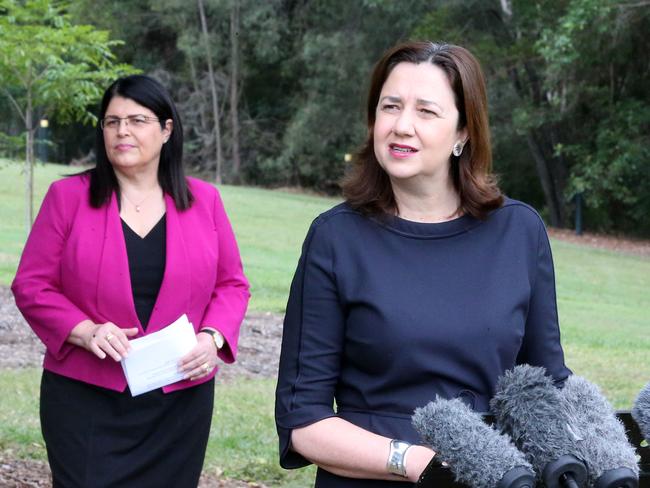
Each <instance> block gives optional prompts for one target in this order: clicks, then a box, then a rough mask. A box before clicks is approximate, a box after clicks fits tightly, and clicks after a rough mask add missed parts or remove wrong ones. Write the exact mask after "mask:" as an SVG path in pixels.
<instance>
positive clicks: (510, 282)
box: [276, 200, 570, 488]
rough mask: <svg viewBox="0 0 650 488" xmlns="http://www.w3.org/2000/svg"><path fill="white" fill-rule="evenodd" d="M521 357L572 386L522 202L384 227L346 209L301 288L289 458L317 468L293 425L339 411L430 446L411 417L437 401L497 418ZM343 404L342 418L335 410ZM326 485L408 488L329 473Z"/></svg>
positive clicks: (324, 229) (320, 223) (279, 407)
mask: <svg viewBox="0 0 650 488" xmlns="http://www.w3.org/2000/svg"><path fill="white" fill-rule="evenodd" d="M520 363H529V364H532V365H536V366H544V367H546V369H547V370H548V373H549V374H550V375H551V376H553V378H554V379H555V380H557V381H558V382H561V381H563V380H564V379H565V378H566V377H567V376H568V375H569V374H570V371H569V370H568V369H567V368H566V366H565V364H564V356H563V352H562V347H561V345H560V332H559V327H558V317H557V307H556V300H555V278H554V272H553V261H552V257H551V249H550V245H549V241H548V237H547V235H546V229H545V228H544V224H543V222H542V220H541V219H540V217H539V215H538V214H537V213H536V212H535V211H534V210H533V209H532V208H530V207H529V206H527V205H525V204H523V203H521V202H517V201H514V200H506V202H505V203H504V205H503V206H502V207H501V208H499V209H497V210H495V211H494V212H492V213H491V214H490V216H489V217H488V219H487V220H486V221H479V220H477V219H474V218H473V217H471V216H463V217H461V218H458V219H455V220H452V221H449V222H444V223H438V224H424V223H416V222H411V221H407V220H403V219H400V218H398V217H384V218H383V219H370V218H367V217H364V216H362V215H361V214H359V213H358V212H356V211H354V210H352V209H351V208H350V207H349V206H348V205H346V204H341V205H338V206H336V207H334V208H333V209H331V210H330V211H328V212H325V213H324V214H322V215H321V216H319V217H318V218H317V219H316V220H315V221H314V222H313V224H312V226H311V228H310V229H309V233H308V234H307V237H306V239H305V243H304V245H303V250H302V256H301V258H300V261H299V263H298V269H297V271H296V274H295V277H294V279H293V282H292V285H291V292H290V296H289V302H288V305H287V312H286V316H285V321H284V332H283V339H282V352H281V358H280V369H279V376H278V386H277V392H276V394H277V396H276V423H277V428H278V434H279V438H280V462H281V464H282V466H284V467H287V468H295V467H300V466H304V465H306V464H308V461H307V460H306V459H304V458H303V457H302V456H300V455H298V454H297V453H295V452H294V451H292V450H291V449H290V434H291V430H292V429H294V428H296V427H300V426H305V425H308V424H311V423H313V422H316V421H318V420H321V419H324V418H327V417H331V416H334V415H338V416H340V417H342V418H344V419H346V420H348V421H350V422H352V423H354V424H356V425H358V426H360V427H362V428H364V429H367V430H369V431H372V432H375V433H377V434H380V435H384V436H386V437H389V438H397V439H402V440H406V441H409V442H415V443H417V442H420V439H419V436H418V434H417V433H416V432H415V430H414V429H413V427H412V426H411V415H412V414H413V410H414V409H415V408H416V407H422V406H424V405H426V404H427V403H428V402H429V401H432V400H434V399H435V397H436V395H440V396H441V397H443V398H456V397H458V398H462V399H463V400H464V401H465V402H466V403H468V404H469V405H470V406H471V407H472V408H474V409H475V410H477V411H487V410H488V409H489V400H490V398H491V397H492V395H493V393H494V389H495V385H496V381H497V379H498V377H499V376H500V375H501V374H502V373H503V372H504V371H506V370H508V369H511V368H513V367H514V366H515V365H517V364H520ZM334 403H335V404H336V410H335V409H334V408H333V404H334ZM316 486H317V487H319V488H320V487H329V486H333V487H337V488H341V487H361V486H363V487H366V486H368V487H369V486H373V487H375V486H376V487H380V486H381V487H387V486H395V487H399V486H402V487H403V486H404V484H403V483H399V482H395V483H392V482H376V481H369V480H352V479H349V478H341V477H338V476H335V475H333V474H331V473H328V472H326V471H324V470H318V475H317V480H316Z"/></svg>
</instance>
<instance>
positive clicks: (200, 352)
mask: <svg viewBox="0 0 650 488" xmlns="http://www.w3.org/2000/svg"><path fill="white" fill-rule="evenodd" d="M196 340H197V344H196V346H195V347H194V349H192V350H191V351H190V352H189V353H187V354H186V355H185V356H183V357H182V358H181V360H180V362H179V364H178V366H179V368H180V370H181V372H182V373H183V374H184V375H185V379H189V380H191V381H196V380H200V379H201V378H205V377H206V376H208V375H210V374H211V373H212V370H213V369H214V368H215V367H216V365H217V348H216V347H215V344H214V341H213V340H212V337H210V335H209V334H205V333H203V332H199V333H198V334H196Z"/></svg>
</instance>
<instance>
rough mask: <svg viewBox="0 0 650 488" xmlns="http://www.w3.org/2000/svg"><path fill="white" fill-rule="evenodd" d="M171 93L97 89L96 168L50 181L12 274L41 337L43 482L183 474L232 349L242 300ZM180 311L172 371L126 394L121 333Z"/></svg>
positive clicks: (189, 470)
mask: <svg viewBox="0 0 650 488" xmlns="http://www.w3.org/2000/svg"><path fill="white" fill-rule="evenodd" d="M182 150H183V135H182V126H181V121H180V118H179V116H178V113H177V111H176V108H175V106H174V102H173V101H172V99H171V97H170V96H169V94H168V93H167V91H166V90H165V89H164V87H162V86H161V85H160V84H159V83H158V82H157V81H155V80H153V79H152V78H150V77H147V76H141V75H136V76H130V77H126V78H121V79H119V80H117V81H116V82H115V83H113V84H112V85H111V86H110V87H109V88H108V89H107V91H106V93H105V94H104V98H103V100H102V103H101V108H100V124H99V125H98V128H97V139H96V154H97V164H96V167H95V168H93V169H91V170H89V171H87V172H85V173H82V174H80V175H76V176H72V177H68V178H64V179H62V180H60V181H57V182H55V183H53V184H52V186H51V187H50V189H49V191H48V193H47V195H46V196H45V199H44V201H43V204H42V206H41V210H40V212H39V215H38V217H37V218H36V221H35V223H34V227H33V229H32V232H31V233H30V235H29V238H28V240H27V243H26V245H25V249H24V251H23V255H22V258H21V261H20V265H19V267H18V272H17V274H16V278H15V279H14V282H13V285H12V290H13V292H14V295H15V298H16V304H17V305H18V308H19V309H20V310H21V312H22V313H23V315H24V316H25V319H26V320H27V322H28V323H29V324H30V326H31V327H32V329H33V330H34V332H35V333H36V334H37V335H38V337H39V338H40V339H41V340H42V341H43V343H44V344H45V346H46V353H45V359H44V372H43V378H42V382H41V399H40V400H41V426H42V431H43V437H44V439H45V443H46V446H47V452H48V459H49V462H50V467H51V469H52V477H53V484H54V487H59V486H61V487H64V486H65V487H66V488H69V487H89V486H93V487H120V488H123V487H131V486H132V487H143V486H157V487H165V486H169V487H172V486H173V487H195V486H197V484H198V479H199V476H200V472H201V468H202V465H203V459H204V456H205V448H206V445H207V439H208V434H209V430H210V421H211V418H212V407H213V394H214V380H213V378H214V375H215V374H216V371H217V364H218V359H220V360H221V361H224V362H226V363H231V362H233V361H234V360H235V357H236V354H237V339H238V334H239V328H240V325H241V322H242V320H243V318H244V314H245V311H246V306H247V304H248V299H249V296H250V295H249V287H248V282H247V280H246V277H245V276H244V273H243V270H242V264H241V260H240V257H239V251H238V249H237V243H236V241H235V236H234V234H233V231H232V228H231V226H230V223H229V221H228V217H227V216H226V213H225V210H224V207H223V204H222V202H221V199H220V197H219V193H218V192H217V190H216V189H215V188H214V187H213V186H212V185H209V184H207V183H204V182H202V181H200V180H197V179H194V178H186V177H185V176H184V174H183V168H182ZM183 314H186V315H187V317H188V318H189V320H190V322H191V323H192V324H193V326H194V328H195V330H196V338H197V346H196V347H195V348H194V349H193V350H192V351H191V352H190V353H188V354H187V355H186V356H185V357H184V358H182V360H181V363H180V365H179V367H180V368H181V370H182V371H183V373H184V375H185V380H183V381H180V382H178V383H174V384H171V385H169V386H166V387H163V388H161V389H158V390H154V391H151V392H149V393H145V394H142V395H139V396H136V397H133V396H131V393H130V391H129V390H128V387H127V382H126V379H125V376H124V373H123V371H122V367H121V365H120V363H119V361H120V360H121V359H122V358H123V357H125V356H127V355H128V353H129V350H130V345H129V340H130V339H134V338H136V337H141V336H144V335H147V334H150V333H153V332H156V331H158V330H160V329H162V328H164V327H165V326H166V325H169V324H170V323H172V322H174V321H175V320H176V319H178V318H179V317H180V316H181V315H183Z"/></svg>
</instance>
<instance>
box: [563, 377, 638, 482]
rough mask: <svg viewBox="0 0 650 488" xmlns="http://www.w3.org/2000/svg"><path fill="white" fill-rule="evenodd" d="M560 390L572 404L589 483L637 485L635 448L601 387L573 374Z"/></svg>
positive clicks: (581, 455) (580, 449)
mask: <svg viewBox="0 0 650 488" xmlns="http://www.w3.org/2000/svg"><path fill="white" fill-rule="evenodd" d="M561 393H562V396H563V397H564V398H565V399H566V400H567V402H569V404H570V405H571V406H572V407H573V410H574V412H575V416H576V423H577V427H578V429H579V431H580V434H581V436H582V437H583V439H584V440H583V441H582V442H579V443H578V444H577V445H578V448H579V452H580V457H581V459H583V460H584V461H585V463H586V465H587V471H588V473H589V484H590V485H591V486H595V487H596V488H634V487H636V486H638V485H639V466H638V463H637V460H636V451H635V450H634V447H632V445H631V444H630V442H629V441H628V439H627V435H626V434H625V427H624V426H623V424H622V423H621V421H620V420H618V419H617V418H616V412H614V409H613V408H612V407H611V405H610V404H609V403H608V402H607V400H606V399H605V397H604V396H603V394H602V393H601V392H600V389H599V388H598V387H597V386H596V385H594V384H593V383H590V382H589V381H588V380H586V379H585V378H582V377H580V376H575V375H573V376H570V377H569V378H568V379H567V380H566V382H565V384H564V388H563V389H562V390H561Z"/></svg>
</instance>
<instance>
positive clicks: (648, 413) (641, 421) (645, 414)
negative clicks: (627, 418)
mask: <svg viewBox="0 0 650 488" xmlns="http://www.w3.org/2000/svg"><path fill="white" fill-rule="evenodd" d="M632 418H633V419H634V421H635V422H636V424H637V425H638V426H639V430H641V434H642V435H643V438H644V439H645V441H646V442H650V383H648V384H647V385H645V387H644V388H643V390H641V391H640V392H639V396H638V397H637V398H636V401H635V402H634V407H633V408H632Z"/></svg>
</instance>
